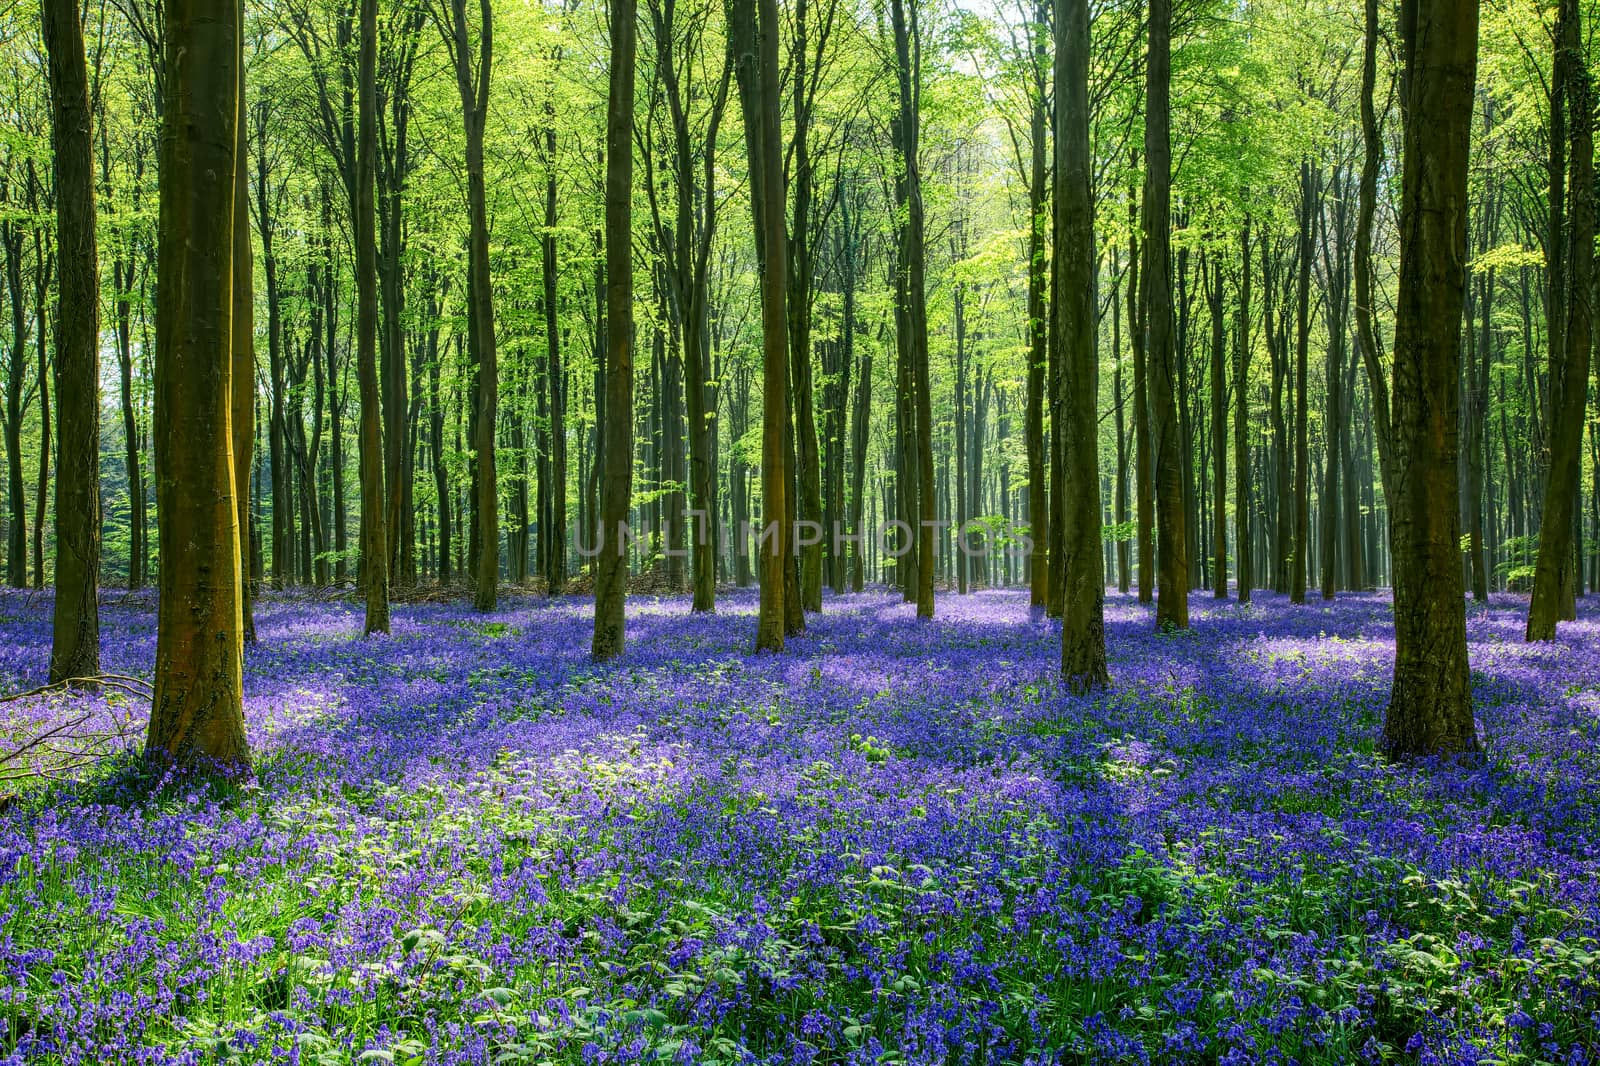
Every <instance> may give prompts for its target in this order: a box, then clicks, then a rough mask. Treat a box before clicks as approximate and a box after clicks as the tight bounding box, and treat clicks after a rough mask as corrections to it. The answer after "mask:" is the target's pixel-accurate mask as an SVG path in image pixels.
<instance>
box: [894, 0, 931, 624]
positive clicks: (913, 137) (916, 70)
mask: <svg viewBox="0 0 1600 1066" xmlns="http://www.w3.org/2000/svg"><path fill="white" fill-rule="evenodd" d="M917 2H918V0H891V3H890V21H891V23H892V24H893V27H894V49H895V73H896V76H897V78H898V91H899V99H898V107H897V111H896V116H897V121H896V128H897V130H898V137H897V138H896V139H897V140H898V142H899V143H898V147H899V149H900V159H901V164H902V166H903V168H904V172H905V173H904V178H903V179H902V180H903V181H904V183H905V203H906V223H905V230H904V242H903V243H904V263H903V266H904V268H905V271H904V273H905V280H904V285H905V297H906V316H907V325H908V327H909V337H908V340H909V344H908V345H907V352H908V354H909V357H910V382H909V384H910V394H911V402H910V403H909V404H908V405H907V406H908V408H909V409H910V414H911V416H912V417H911V424H912V427H913V428H912V433H911V434H910V435H909V437H910V439H909V440H908V442H907V446H908V448H909V449H910V450H911V452H912V456H913V462H912V463H911V472H912V476H913V478H914V480H915V481H916V485H917V489H916V504H917V506H916V509H915V511H913V512H911V515H912V520H913V522H914V523H915V527H916V528H915V529H914V531H913V541H914V543H915V545H916V549H915V550H916V554H917V568H916V570H917V583H916V589H915V595H916V601H917V617H918V618H932V617H933V578H934V561H933V541H934V536H933V535H934V528H935V526H934V495H933V493H934V486H933V400H932V396H931V392H932V387H931V385H930V383H929V373H928V304H927V280H926V256H925V249H926V241H925V239H924V219H923V204H922V169H921V158H920V155H921V122H922V116H921V96H922V34H921V30H920V28H919V26H918V21H917V14H918V12H917Z"/></svg>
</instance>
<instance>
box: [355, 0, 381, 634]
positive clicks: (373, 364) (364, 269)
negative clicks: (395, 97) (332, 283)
mask: <svg viewBox="0 0 1600 1066" xmlns="http://www.w3.org/2000/svg"><path fill="white" fill-rule="evenodd" d="M377 62H378V2H377V0H361V50H360V75H359V78H360V88H359V93H360V98H361V102H360V110H361V131H360V144H359V146H358V147H357V149H356V156H357V162H356V217H355V238H356V378H357V381H358V388H359V390H360V396H359V402H360V404H361V437H360V447H359V452H360V459H361V464H360V465H361V581H362V582H363V583H364V584H365V586H366V592H367V596H366V604H367V611H366V626H365V631H366V632H367V633H369V634H371V633H387V632H389V540H388V530H387V528H386V519H387V515H386V514H385V510H384V498H383V440H382V429H381V428H380V427H379V423H378V419H379V410H378V407H379V384H378V249H377V237H376V233H375V232H374V231H375V229H376V227H377V218H376V214H377V211H376V204H375V202H374V200H375V196H376V184H377V155H378V129H377V126H378V102H377V86H376V84H375V80H374V79H375V77H376V72H377Z"/></svg>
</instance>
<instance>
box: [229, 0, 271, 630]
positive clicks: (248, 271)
mask: <svg viewBox="0 0 1600 1066" xmlns="http://www.w3.org/2000/svg"><path fill="white" fill-rule="evenodd" d="M239 8H240V15H239V25H240V26H241V27H242V26H243V25H244V14H243V11H244V0H239ZM244 77H245V69H244V64H243V63H242V62H241V63H240V64H239V94H238V95H239V119H238V121H237V122H236V123H235V128H234V136H235V137H237V138H238V143H237V144H235V145H234V175H233V205H234V211H233V322H232V324H231V330H232V334H233V338H232V340H231V342H230V345H231V348H232V353H231V355H232V360H233V371H232V373H233V379H232V381H231V383H230V384H231V388H232V392H233V412H232V418H233V481H234V486H235V489H236V495H237V505H238V509H239V614H240V617H241V618H242V619H243V630H242V633H243V639H244V642H245V643H246V644H254V643H255V642H256V616H255V594H254V590H253V588H252V586H251V578H252V576H253V574H252V569H251V551H250V540H251V538H250V522H251V514H250V491H249V485H250V468H251V465H252V460H253V459H254V458H255V443H256V322H255V258H254V256H253V255H252V253H251V250H250V177H249V166H248V152H247V146H248V144H249V137H248V136H247V135H246V133H247V129H248V125H247V123H246V121H245V86H244ZM274 562H276V560H274Z"/></svg>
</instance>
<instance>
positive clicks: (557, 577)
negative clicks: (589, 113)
mask: <svg viewBox="0 0 1600 1066" xmlns="http://www.w3.org/2000/svg"><path fill="white" fill-rule="evenodd" d="M545 152H546V154H547V155H548V157H549V168H550V169H549V173H548V174H547V175H546V177H545V189H544V227H545V229H544V239H543V240H542V241H541V242H540V255H541V260H542V266H543V268H544V328H545V333H544V336H545V388H546V390H547V391H548V392H549V396H550V399H549V421H550V429H549V434H550V459H549V470H550V482H549V488H548V489H547V490H546V495H547V500H548V503H547V506H548V509H549V515H548V520H547V521H546V522H545V529H544V539H545V544H546V547H545V550H544V552H543V553H542V555H541V559H542V561H543V563H544V580H545V590H546V591H547V592H548V593H549V594H550V595H551V596H559V595H561V593H562V592H563V591H565V588H566V583H567V386H566V370H565V367H564V365H563V364H562V361H561V327H560V315H559V313H558V312H559V308H558V306H557V303H556V232H555V227H556V193H557V191H558V190H557V186H556V168H555V152H556V130H555V126H554V125H551V126H550V127H549V128H548V129H547V130H546V131H545Z"/></svg>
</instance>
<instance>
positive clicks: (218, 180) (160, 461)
mask: <svg viewBox="0 0 1600 1066" xmlns="http://www.w3.org/2000/svg"><path fill="white" fill-rule="evenodd" d="M242 36H243V27H242V25H241V18H240V7H239V4H238V0H167V4H166V11H165V20H164V28H163V42H164V54H165V55H166V56H167V57H168V58H167V69H166V75H165V78H164V83H165V84H164V88H165V93H164V100H163V109H162V123H161V201H160V222H159V224H158V249H157V263H158V267H159V269H158V272H157V281H156V351H155V376H156V382H155V385H156V389H155V420H154V425H155V443H156V515H157V522H158V525H159V532H160V536H161V545H162V559H161V569H160V580H159V587H160V599H159V607H158V609H157V622H156V664H155V696H154V699H153V701H152V705H151V708H150V728H149V733H148V734H147V736H146V740H145V752H146V754H147V755H149V756H151V757H153V758H156V759H159V760H161V761H166V762H171V763H175V764H177V765H179V766H195V765H201V764H209V765H212V766H216V767H218V768H220V769H222V770H225V771H228V772H235V773H237V772H241V771H245V770H247V769H248V767H249V761H250V752H249V748H248V746H247V743H246V740H245V732H244V699H243V689H242V675H243V669H244V663H243V647H244V646H243V632H242V629H243V619H242V616H241V613H240V594H241V590H240V585H241V581H242V578H241V572H240V563H241V560H240V558H239V517H238V510H237V506H236V504H235V502H234V501H235V493H236V492H238V491H241V490H242V486H239V485H237V484H236V483H235V473H234V465H233V454H232V413H231V405H232V351H231V336H232V309H233V248H234V234H233V215H234V210H235V203H234V180H235V174H236V165H237V164H236V159H235V152H236V150H237V142H238V137H237V132H236V125H237V123H238V122H239V117H240V112H239V106H238V102H239V84H240V76H239V69H240V67H241V65H242V64H243V61H244V60H243V48H242ZM240 209H241V210H242V209H243V207H242V205H241V206H240Z"/></svg>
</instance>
